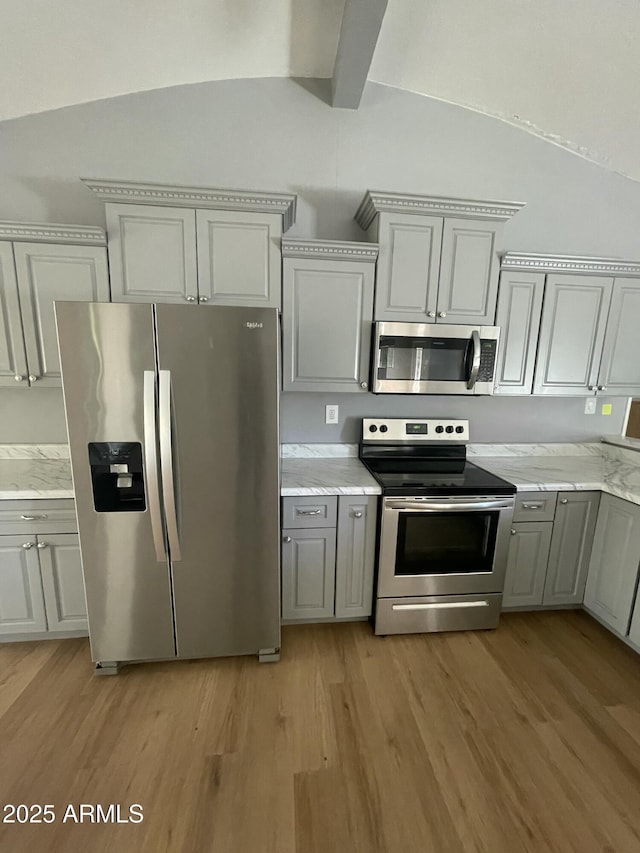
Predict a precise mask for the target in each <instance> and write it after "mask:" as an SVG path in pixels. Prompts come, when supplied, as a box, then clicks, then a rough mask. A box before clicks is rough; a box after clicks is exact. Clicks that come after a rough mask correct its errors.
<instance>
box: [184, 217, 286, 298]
mask: <svg viewBox="0 0 640 853" xmlns="http://www.w3.org/2000/svg"><path fill="white" fill-rule="evenodd" d="M196 229H197V244H198V292H199V298H200V301H201V302H202V301H203V300H205V299H206V300H207V301H208V302H210V303H211V304H212V305H246V306H247V307H251V308H278V309H279V308H280V303H281V297H280V294H281V291H282V278H281V262H280V238H281V237H282V218H281V217H280V216H274V215H273V214H270V213H252V214H251V216H250V218H249V217H248V216H247V214H246V213H239V212H237V211H231V210H197V211H196Z"/></svg>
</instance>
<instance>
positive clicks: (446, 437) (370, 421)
mask: <svg viewBox="0 0 640 853" xmlns="http://www.w3.org/2000/svg"><path fill="white" fill-rule="evenodd" d="M362 440H363V442H370V441H406V442H408V443H412V444H414V443H416V442H421V441H452V442H457V443H460V442H461V441H469V421H467V420H444V419H441V418H438V419H432V418H429V419H425V418H406V419H405V418H363V420H362Z"/></svg>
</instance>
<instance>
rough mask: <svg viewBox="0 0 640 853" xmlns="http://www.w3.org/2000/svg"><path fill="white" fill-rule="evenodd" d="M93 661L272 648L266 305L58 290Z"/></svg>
mask: <svg viewBox="0 0 640 853" xmlns="http://www.w3.org/2000/svg"><path fill="white" fill-rule="evenodd" d="M56 321H57V327H58V343H59V347H60V357H61V363H62V382H63V390H64V400H65V409H66V415H67V426H68V430H69V444H70V451H71V467H72V472H73V483H74V490H75V497H76V508H77V515H78V526H79V534H80V548H81V552H82V566H83V573H84V581H85V589H86V596H87V607H88V614H89V634H90V640H91V653H92V658H93V660H94V661H95V662H96V664H97V665H98V669H99V670H102V671H105V672H109V671H117V668H118V665H119V664H120V663H123V662H126V661H148V660H158V659H171V658H202V657H215V656H222V655H242V654H252V653H255V654H258V655H260V658H261V660H272V659H277V655H278V650H279V646H280V569H279V544H280V537H279V526H280V525H279V477H280V475H279V443H278V387H279V371H278V340H279V327H278V315H277V311H276V310H275V309H267V308H259V309H258V308H255V309H254V308H231V307H210V306H207V307H204V306H202V307H194V306H190V305H185V306H182V305H153V304H95V303H86V302H58V303H56Z"/></svg>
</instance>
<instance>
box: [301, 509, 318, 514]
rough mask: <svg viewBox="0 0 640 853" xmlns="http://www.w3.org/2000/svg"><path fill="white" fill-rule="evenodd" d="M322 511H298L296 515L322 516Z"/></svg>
mask: <svg viewBox="0 0 640 853" xmlns="http://www.w3.org/2000/svg"><path fill="white" fill-rule="evenodd" d="M322 512H323V510H321V509H297V510H296V515H322Z"/></svg>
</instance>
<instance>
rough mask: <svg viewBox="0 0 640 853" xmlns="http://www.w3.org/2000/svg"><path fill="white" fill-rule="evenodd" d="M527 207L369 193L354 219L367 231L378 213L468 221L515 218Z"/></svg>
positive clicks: (461, 199)
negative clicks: (465, 219) (418, 215)
mask: <svg viewBox="0 0 640 853" xmlns="http://www.w3.org/2000/svg"><path fill="white" fill-rule="evenodd" d="M524 205H525V202H519V201H477V200H475V199H468V198H443V197H440V196H427V195H410V194H408V193H389V192H380V191H379V190H367V192H366V194H365V197H364V198H363V199H362V202H361V203H360V207H359V208H358V210H357V211H356V215H355V217H354V219H355V220H356V222H357V223H358V225H359V226H360V227H361V228H362V229H363V230H365V231H366V230H367V228H368V227H369V226H370V225H371V223H372V222H373V220H374V218H375V216H376V215H377V214H378V213H382V212H385V213H387V212H388V213H418V214H420V213H421V214H424V215H431V216H456V217H461V218H467V219H493V220H498V221H502V222H504V221H506V220H507V219H511V217H512V216H514V215H515V214H516V213H517V212H518V211H519V210H521V209H522V208H523V207H524Z"/></svg>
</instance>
